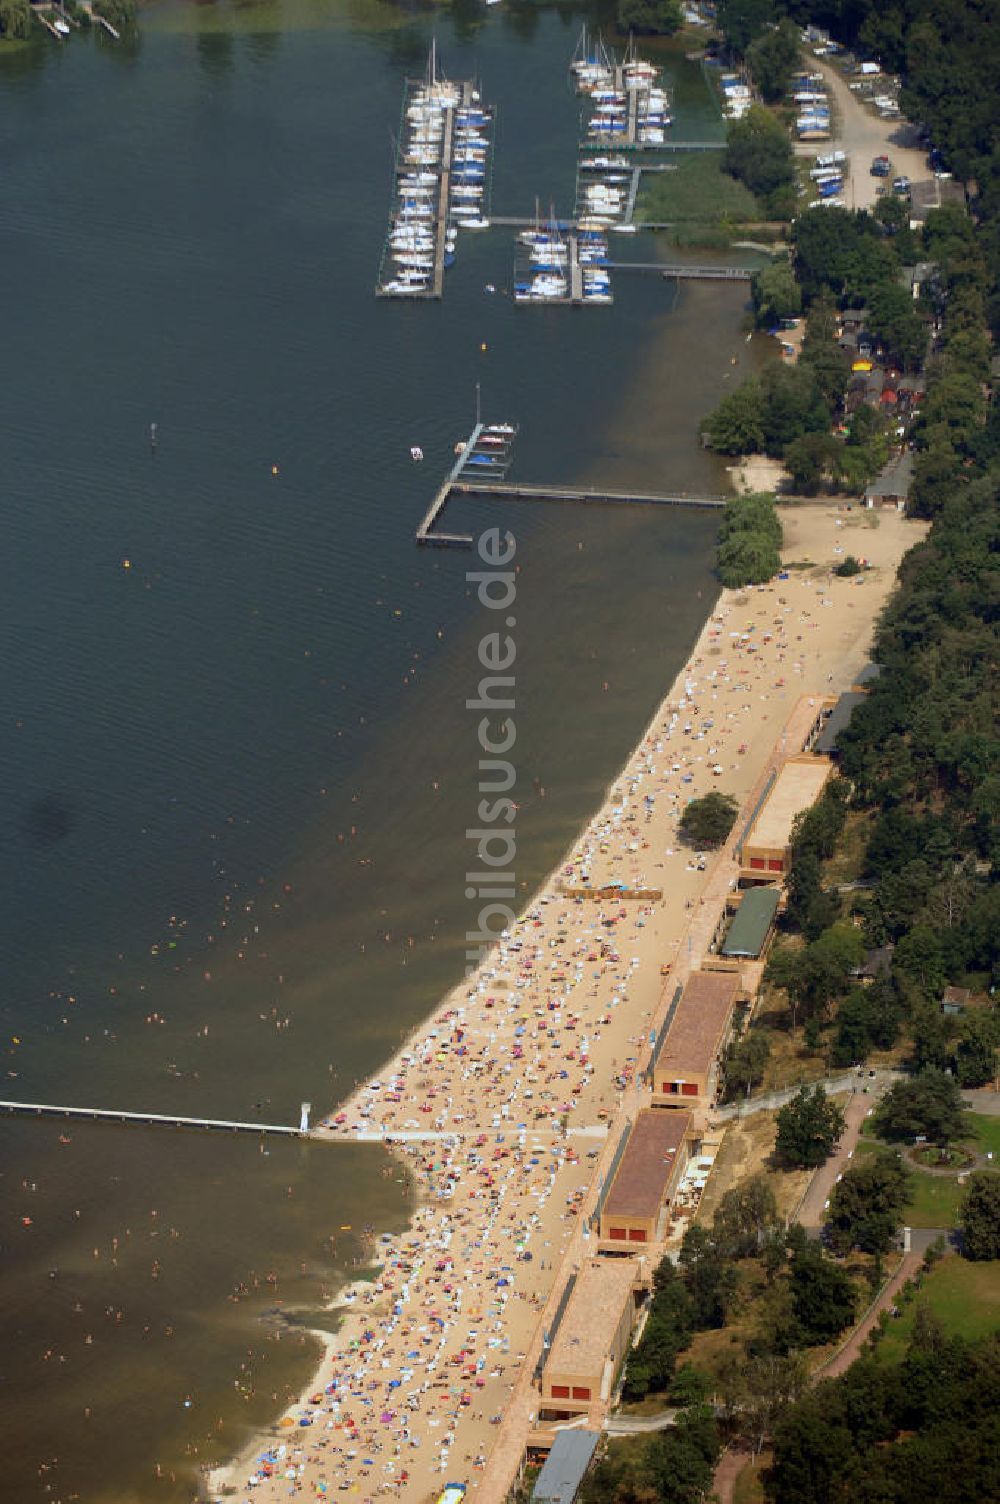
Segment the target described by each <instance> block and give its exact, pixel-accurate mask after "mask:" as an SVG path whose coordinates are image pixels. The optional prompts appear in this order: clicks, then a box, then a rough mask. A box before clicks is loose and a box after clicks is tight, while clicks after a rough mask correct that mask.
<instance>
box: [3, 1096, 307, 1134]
mask: <svg viewBox="0 0 1000 1504" xmlns="http://www.w3.org/2000/svg"><path fill="white" fill-rule="evenodd" d="M0 1112H3V1113H6V1114H7V1115H8V1116H9V1117H34V1118H75V1119H81V1118H82V1119H84V1120H87V1121H90V1122H97V1123H136V1124H139V1125H146V1126H147V1127H149V1126H152V1127H158V1128H205V1129H212V1130H215V1131H216V1132H220V1133H258V1134H259V1133H266V1134H275V1133H277V1134H282V1135H284V1136H285V1137H286V1138H307V1137H309V1128H308V1127H303V1126H301V1125H300V1126H299V1127H297V1128H296V1127H292V1126H291V1125H290V1124H288V1123H241V1122H237V1121H235V1120H232V1119H229V1118H190V1117H179V1116H177V1115H176V1114H175V1113H164V1112H124V1111H119V1110H114V1109H111V1108H107V1107H63V1106H61V1105H56V1104H55V1103H53V1102H0Z"/></svg>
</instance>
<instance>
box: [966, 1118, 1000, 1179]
mask: <svg viewBox="0 0 1000 1504" xmlns="http://www.w3.org/2000/svg"><path fill="white" fill-rule="evenodd" d="M969 1122H970V1123H971V1125H972V1128H973V1131H974V1133H975V1136H976V1141H977V1143H978V1144H979V1148H980V1152H981V1153H983V1154H988V1153H990V1152H991V1151H992V1153H993V1157H994V1159H997V1160H1000V1118H988V1117H985V1116H984V1115H983V1113H981V1112H970V1113H969ZM998 1168H1000V1166H998Z"/></svg>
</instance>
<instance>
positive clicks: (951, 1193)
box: [854, 1123, 965, 1227]
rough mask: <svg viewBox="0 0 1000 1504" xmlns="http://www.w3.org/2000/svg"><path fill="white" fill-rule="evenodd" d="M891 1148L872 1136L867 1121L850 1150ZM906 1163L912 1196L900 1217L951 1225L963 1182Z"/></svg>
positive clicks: (924, 1224) (918, 1223)
mask: <svg viewBox="0 0 1000 1504" xmlns="http://www.w3.org/2000/svg"><path fill="white" fill-rule="evenodd" d="M891 1148H895V1145H894V1144H886V1143H883V1141H882V1140H881V1139H879V1138H876V1137H875V1135H874V1133H873V1132H872V1130H871V1127H870V1125H869V1124H868V1123H866V1124H865V1125H864V1127H863V1129H862V1130H861V1136H860V1138H859V1139H858V1143H857V1148H856V1149H855V1151H854V1152H855V1154H858V1155H861V1154H879V1153H884V1152H885V1150H886V1149H891ZM907 1167H908V1169H909V1170H910V1171H911V1186H912V1190H913V1200H912V1201H911V1202H910V1204H909V1206H908V1207H907V1208H906V1211H905V1212H904V1213H903V1221H904V1222H905V1223H906V1224H907V1226H908V1227H954V1225H955V1219H956V1215H957V1213H958V1205H959V1202H960V1201H961V1199H962V1196H963V1195H964V1192H965V1188H964V1186H960V1185H959V1183H958V1178H957V1177H956V1176H951V1175H925V1174H924V1173H923V1171H921V1170H917V1169H914V1167H913V1165H912V1164H910V1163H909V1161H907Z"/></svg>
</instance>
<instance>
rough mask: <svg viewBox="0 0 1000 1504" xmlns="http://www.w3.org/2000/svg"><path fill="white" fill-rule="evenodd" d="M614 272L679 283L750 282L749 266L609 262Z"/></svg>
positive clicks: (750, 272)
mask: <svg viewBox="0 0 1000 1504" xmlns="http://www.w3.org/2000/svg"><path fill="white" fill-rule="evenodd" d="M608 270H609V271H613V272H656V273H658V274H659V276H661V277H669V278H673V279H674V280H676V281H678V282H749V281H750V278H751V277H752V276H753V270H752V269H751V268H750V267H749V266H671V265H670V264H669V263H668V262H665V261H609V262H608Z"/></svg>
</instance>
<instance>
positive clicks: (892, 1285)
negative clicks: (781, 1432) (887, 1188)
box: [813, 1248, 923, 1379]
mask: <svg viewBox="0 0 1000 1504" xmlns="http://www.w3.org/2000/svg"><path fill="white" fill-rule="evenodd" d="M922 1262H923V1255H922V1254H921V1253H918V1252H917V1250H916V1249H915V1248H911V1249H910V1252H909V1253H904V1254H903V1257H902V1260H901V1262H900V1265H899V1268H898V1269H897V1270H896V1272H895V1274H894V1275H893V1276H892V1278H891V1279H890V1280H889V1283H888V1284H887V1285H886V1286H885V1287H884V1288H883V1290H882V1293H881V1294H880V1295H879V1297H878V1299H877V1300H876V1301H874V1302H873V1303H872V1305H871V1306H869V1308H868V1310H867V1311H866V1313H865V1315H864V1316H863V1317H862V1319H861V1321H860V1322H859V1323H858V1325H857V1326H856V1327H855V1328H854V1331H853V1332H852V1333H851V1335H850V1336H849V1337H848V1339H847V1341H846V1342H845V1343H844V1345H843V1347H842V1348H841V1349H840V1351H839V1352H837V1353H834V1355H833V1357H832V1358H831V1359H830V1360H829V1362H828V1363H824V1364H823V1367H822V1368H819V1369H817V1371H816V1373H815V1374H814V1375H813V1377H814V1378H815V1379H837V1378H839V1377H840V1375H841V1374H842V1373H846V1371H847V1369H848V1368H850V1366H851V1364H852V1363H853V1362H854V1360H855V1358H858V1357H860V1355H861V1349H862V1348H863V1346H864V1344H865V1341H866V1339H867V1337H868V1333H869V1332H870V1331H871V1329H872V1327H873V1326H875V1324H876V1323H877V1321H878V1319H879V1317H880V1316H881V1314H882V1312H883V1311H886V1310H888V1308H889V1307H890V1306H891V1305H892V1303H893V1301H894V1300H895V1298H896V1295H897V1293H898V1291H899V1289H900V1287H901V1286H902V1285H904V1284H905V1283H906V1281H907V1280H908V1279H909V1278H910V1277H911V1276H912V1275H914V1274H916V1272H917V1270H918V1269H919V1268H920V1265H921V1263H922Z"/></svg>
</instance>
